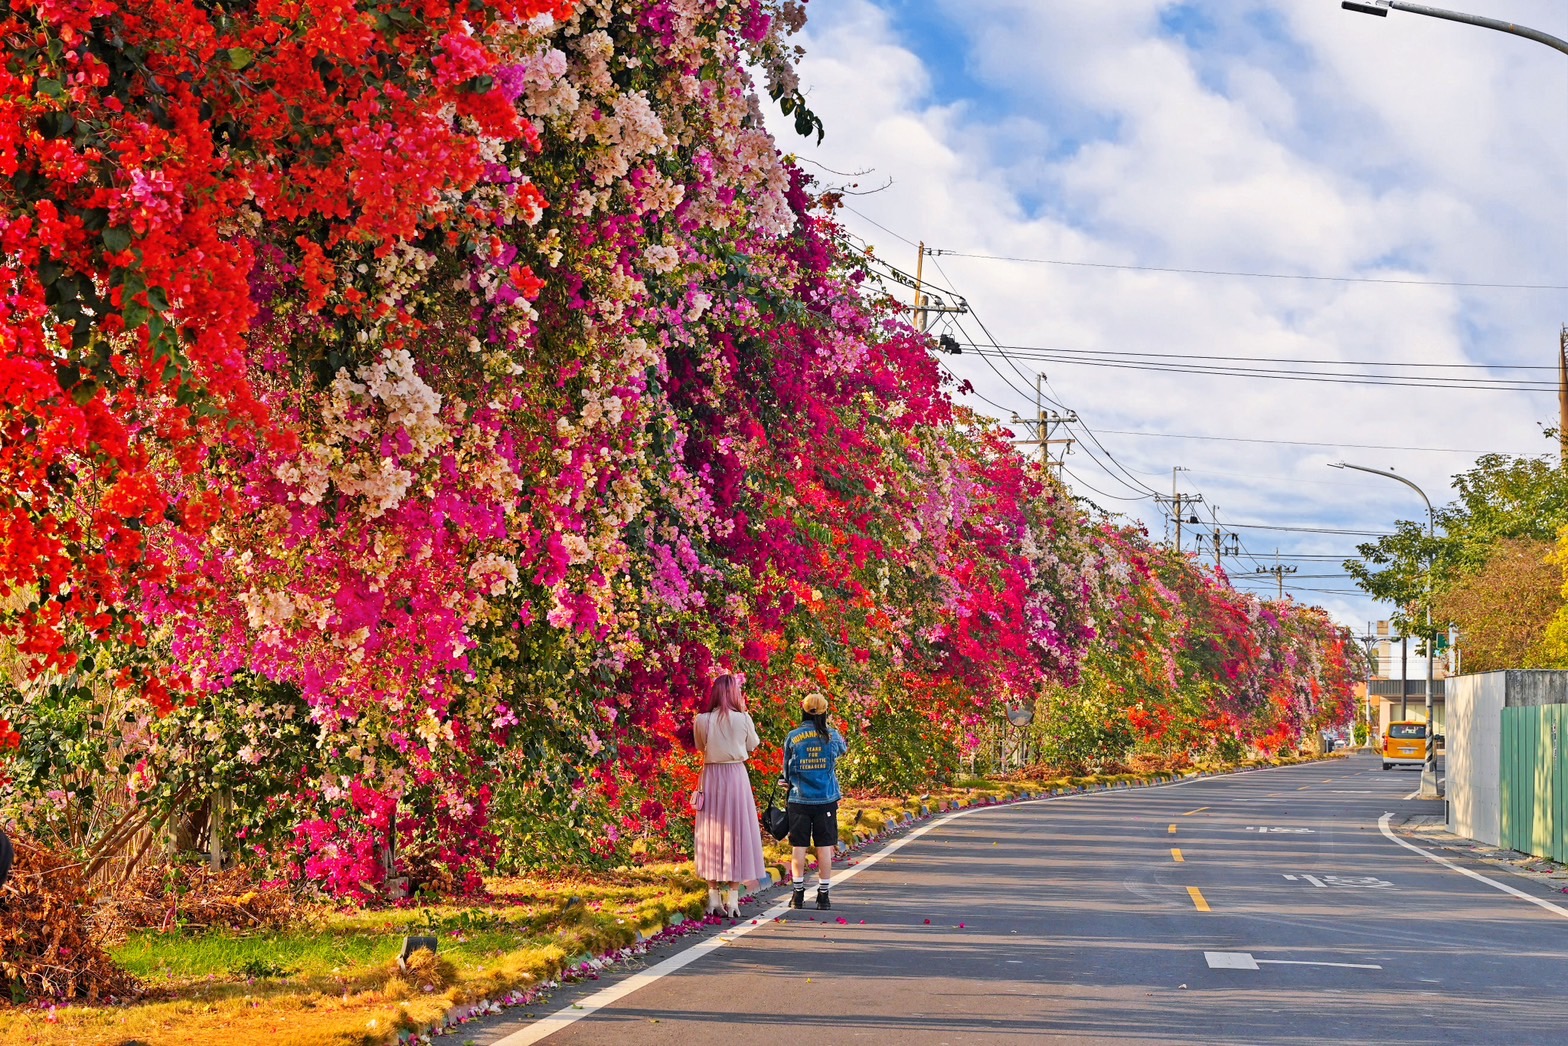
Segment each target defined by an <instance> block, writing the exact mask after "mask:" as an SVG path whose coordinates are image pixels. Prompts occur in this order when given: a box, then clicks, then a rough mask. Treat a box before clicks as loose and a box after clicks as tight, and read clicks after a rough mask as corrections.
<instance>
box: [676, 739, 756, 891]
mask: <svg viewBox="0 0 1568 1046" xmlns="http://www.w3.org/2000/svg"><path fill="white" fill-rule="evenodd" d="M701 787H702V791H703V793H704V797H703V801H702V809H701V810H698V811H697V832H696V844H695V847H694V849H695V850H696V853H695V855H694V856H695V857H696V863H697V874H698V876H700V877H701V878H703V879H706V880H708V881H709V882H718V883H756V882H759V881H761V880H762V879H763V878H764V877H765V876H766V875H767V874H768V869H767V866H766V865H765V864H763V860H762V826H761V825H760V823H759V822H758V819H757V802H756V800H755V799H754V798H752V794H751V778H749V777H748V776H747V775H746V764H745V763H709V764H707V765H706V766H704V767H703V768H702V786H701Z"/></svg>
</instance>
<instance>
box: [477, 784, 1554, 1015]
mask: <svg viewBox="0 0 1568 1046" xmlns="http://www.w3.org/2000/svg"><path fill="white" fill-rule="evenodd" d="M1418 784H1419V775H1418V774H1417V773H1416V772H1414V771H1398V770H1395V771H1386V772H1385V771H1382V770H1380V769H1379V767H1378V764H1377V762H1376V761H1374V760H1373V759H1371V758H1370V757H1366V756H1355V757H1352V758H1350V759H1345V760H1337V761H1333V762H1327V763H1317V764H1309V765H1305V766H1299V767H1290V768H1284V769H1278V770H1268V771H1262V772H1256V773H1249V774H1242V775H1235V776H1230V777H1222V778H1212V779H1207V780H1203V781H1195V782H1191V783H1187V784H1183V785H1179V786H1176V787H1170V788H1161V789H1145V790H1131V791H1121V792H1109V793H1098V794H1093V795H1087V796H1081V797H1073V798H1069V799H1064V800H1057V801H1050V802H1038V803H1028V804H1019V805H1015V806H1008V807H999V808H990V809H980V810H976V811H974V812H973V813H968V814H965V815H963V816H960V817H958V818H956V819H954V820H952V821H949V822H947V823H945V824H940V825H938V826H937V827H935V828H933V829H931V830H930V831H928V832H926V833H925V834H923V835H921V836H920V837H919V838H914V839H910V840H909V841H908V842H907V843H905V844H904V845H903V846H902V847H901V848H899V849H897V851H896V852H893V853H890V854H888V855H886V856H885V857H884V858H882V859H880V860H878V861H876V862H875V863H874V864H871V865H870V866H868V867H865V868H864V869H863V870H862V871H860V872H858V873H857V874H856V875H855V876H854V877H852V878H851V879H849V880H848V881H845V882H842V883H839V884H836V885H835V889H834V903H835V906H836V907H835V910H834V911H833V912H831V913H817V912H814V911H811V910H808V911H806V912H791V913H788V914H787V915H786V916H785V917H784V918H783V919H781V920H777V921H775V920H774V919H772V918H764V919H761V920H760V922H759V924H758V925H757V926H755V927H750V926H749V923H748V924H747V926H748V930H749V932H747V933H746V934H745V935H743V936H728V935H727V936H726V938H725V940H724V943H722V944H720V943H719V942H717V941H715V940H714V939H713V935H707V936H708V943H707V944H706V945H705V946H704V948H705V949H711V950H706V953H705V954H704V953H701V952H699V953H697V954H698V955H699V956H700V957H698V958H696V959H695V960H694V961H691V962H690V963H689V964H688V965H685V966H684V967H682V968H680V969H678V970H675V971H674V972H671V973H669V974H668V975H667V976H662V977H658V978H657V979H652V980H651V982H649V983H645V984H644V983H643V982H644V981H649V977H648V973H647V972H644V973H642V974H641V975H639V977H640V979H639V980H638V981H634V982H630V983H628V982H625V980H624V977H625V976H626V975H619V976H618V977H609V978H606V979H604V980H601V981H599V982H597V983H595V984H592V985H588V986H580V987H576V988H572V989H567V990H565V991H563V992H562V993H560V994H558V995H557V997H556V998H555V999H552V1000H551V1001H550V1003H549V1005H548V1006H547V1007H542V1008H540V1012H542V1013H550V1012H554V1011H557V1010H562V1009H564V1010H565V1012H566V1013H568V1014H570V1015H571V1016H580V1017H581V1019H579V1020H576V1021H575V1023H571V1024H570V1025H569V1026H565V1027H561V1028H559V1030H557V1031H555V1032H554V1033H553V1034H550V1035H548V1036H547V1037H545V1038H543V1039H542V1041H545V1042H548V1043H550V1044H559V1046H565V1044H590V1043H591V1044H601V1043H615V1044H621V1043H627V1044H640V1043H650V1044H656V1043H678V1044H680V1046H700V1044H707V1043H713V1044H726V1046H728V1044H734V1043H744V1044H748V1046H749V1044H773V1043H778V1044H785V1043H789V1044H798V1043H800V1042H803V1041H806V1042H811V1043H813V1044H816V1046H827V1044H836V1043H860V1042H866V1043H873V1042H874V1043H883V1042H896V1043H898V1044H899V1046H924V1044H931V1046H938V1044H943V1046H946V1044H951V1046H959V1044H962V1043H987V1044H989V1043H1028V1042H1085V1043H1151V1042H1157V1043H1222V1042H1225V1043H1229V1042H1244V1043H1304V1042H1344V1043H1363V1042H1364V1043H1394V1042H1397V1043H1511V1044H1516V1043H1568V995H1565V993H1564V992H1563V987H1564V985H1565V983H1568V918H1563V917H1562V916H1561V915H1559V914H1557V913H1554V912H1552V911H1548V910H1545V909H1543V908H1541V907H1538V906H1537V905H1535V904H1531V903H1529V902H1528V901H1525V900H1522V899H1520V898H1518V897H1514V896H1510V895H1508V894H1506V893H1503V892H1500V891H1498V890H1496V889H1494V888H1493V887H1490V886H1488V885H1486V884H1485V883H1482V882H1477V881H1475V880H1473V879H1471V878H1467V877H1465V876H1463V875H1461V874H1459V873H1457V872H1455V871H1453V870H1451V869H1448V868H1445V867H1443V866H1441V865H1439V864H1436V863H1434V862H1432V861H1429V860H1427V859H1426V858H1424V857H1422V856H1421V855H1420V854H1417V853H1414V852H1411V851H1410V850H1407V849H1404V848H1402V847H1400V846H1399V845H1397V844H1396V843H1394V842H1393V841H1391V840H1389V839H1388V838H1386V837H1385V836H1384V834H1383V833H1382V832H1380V830H1379V827H1378V821H1379V818H1380V817H1381V816H1382V815H1383V814H1384V813H1387V812H1393V813H1394V814H1395V817H1394V818H1393V822H1394V823H1395V824H1396V825H1397V824H1398V823H1400V822H1401V821H1403V820H1405V819H1407V818H1410V817H1412V816H1420V815H1437V814H1441V813H1442V803H1441V802H1440V801H1437V802H1424V801H1421V800H1416V799H1412V798H1407V797H1408V796H1410V795H1411V794H1412V793H1413V792H1414V790H1415V789H1416V788H1417V786H1418ZM1476 867H1477V868H1478V869H1479V870H1482V871H1483V872H1484V873H1485V874H1487V875H1488V876H1490V877H1492V878H1494V879H1498V880H1506V881H1508V882H1509V883H1510V885H1513V886H1515V887H1516V888H1518V889H1521V890H1523V891H1525V892H1526V893H1529V894H1531V895H1532V896H1537V897H1541V898H1546V897H1548V896H1555V897H1556V901H1557V902H1558V903H1561V904H1562V906H1563V908H1564V909H1568V897H1565V896H1564V895H1561V894H1557V895H1549V894H1548V892H1547V889H1546V888H1545V887H1543V886H1540V885H1538V884H1536V883H1534V882H1531V881H1528V880H1525V879H1522V878H1520V877H1515V876H1509V875H1507V874H1506V873H1501V872H1498V871H1497V870H1496V869H1494V868H1490V867H1487V868H1481V867H1480V866H1476ZM783 896H784V895H783V893H782V892H781V891H776V892H775V893H773V894H772V895H770V896H769V897H768V898H767V899H766V900H765V901H764V902H762V903H761V904H759V905H757V906H756V909H757V910H756V912H755V913H748V914H757V915H760V914H761V913H762V910H763V909H764V908H773V907H774V906H775V905H776V904H777V903H779V902H781V901H782V900H783ZM839 918H842V919H844V920H846V922H844V923H840V922H838V921H837V920H838V919H839ZM683 947H684V942H683V945H682V946H677V947H672V948H671V949H670V950H669V951H668V952H667V953H666V955H679V954H682V948H683ZM661 958H664V956H657V957H650V959H649V962H648V964H647V965H648V967H650V968H651V969H650V972H653V973H657V972H658V969H657V961H658V960H659V959H661ZM1319 964H1322V965H1319ZM1334 964H1339V965H1334ZM618 982H619V983H621V985H622V987H623V989H624V988H625V987H629V986H632V985H641V986H639V987H637V988H636V990H635V991H631V992H630V993H629V994H626V995H625V996H624V997H623V998H620V999H618V1000H616V1001H614V1002H613V1003H611V1004H609V1005H607V1006H603V1007H602V1008H595V1005H596V1001H595V999H594V993H596V992H601V991H604V990H606V989H608V988H613V987H615V986H616V984H617V983H618ZM574 1003H575V1004H576V1005H578V1006H582V1007H583V1009H580V1010H574V1009H573V1008H572V1007H573V1004H574ZM584 1014H586V1015H584ZM551 1027H557V1025H549V1024H545V1025H540V1024H535V1023H533V1022H531V1021H528V1020H526V1019H524V1018H523V1017H522V1015H520V1014H511V1015H503V1016H500V1017H496V1018H490V1019H488V1021H486V1022H485V1023H483V1024H475V1025H469V1026H466V1027H464V1028H463V1029H462V1030H460V1031H458V1032H457V1037H458V1041H463V1042H468V1041H472V1042H475V1043H501V1044H503V1046H524V1044H525V1043H528V1042H533V1041H541V1040H540V1039H539V1036H540V1035H541V1033H542V1032H544V1031H545V1030H547V1029H548V1028H551Z"/></svg>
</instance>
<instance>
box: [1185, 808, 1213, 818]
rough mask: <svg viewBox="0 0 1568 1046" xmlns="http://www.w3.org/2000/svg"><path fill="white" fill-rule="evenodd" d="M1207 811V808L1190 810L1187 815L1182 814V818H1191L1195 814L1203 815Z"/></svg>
mask: <svg viewBox="0 0 1568 1046" xmlns="http://www.w3.org/2000/svg"><path fill="white" fill-rule="evenodd" d="M1207 809H1208V807H1207V806H1200V807H1198V808H1197V809H1196V810H1188V811H1187V812H1186V813H1184V814H1182V816H1183V817H1191V816H1192V815H1193V814H1201V813H1203V811H1205V810H1207Z"/></svg>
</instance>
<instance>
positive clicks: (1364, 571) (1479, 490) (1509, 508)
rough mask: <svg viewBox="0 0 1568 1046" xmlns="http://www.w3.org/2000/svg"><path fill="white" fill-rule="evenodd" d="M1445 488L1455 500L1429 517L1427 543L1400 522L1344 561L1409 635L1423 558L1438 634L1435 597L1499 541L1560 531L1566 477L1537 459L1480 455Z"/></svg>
mask: <svg viewBox="0 0 1568 1046" xmlns="http://www.w3.org/2000/svg"><path fill="white" fill-rule="evenodd" d="M1554 438H1555V434H1554ZM1453 487H1454V489H1455V490H1456V491H1457V492H1458V494H1459V496H1458V498H1457V499H1456V500H1454V501H1452V502H1450V503H1449V504H1447V505H1444V506H1442V507H1441V508H1439V509H1437V511H1436V512H1435V523H1436V526H1435V531H1436V536H1435V537H1433V538H1431V539H1428V537H1427V535H1426V527H1425V525H1424V523H1420V522H1415V521H1412V520H1400V521H1398V523H1397V524H1396V525H1395V531H1394V533H1393V534H1390V535H1388V536H1387V537H1382V538H1379V539H1378V540H1376V541H1370V542H1367V543H1366V544H1363V545H1361V546H1359V547H1358V551H1359V552H1360V553H1361V556H1362V558H1361V559H1351V560H1346V561H1345V569H1346V571H1348V572H1349V573H1350V575H1351V576H1352V577H1353V578H1355V580H1356V583H1357V584H1358V585H1360V586H1361V588H1362V589H1364V590H1365V591H1366V592H1367V593H1368V594H1370V595H1372V596H1374V597H1376V598H1377V599H1380V600H1385V601H1387V602H1390V603H1393V604H1394V606H1395V607H1396V608H1397V609H1396V610H1395V612H1394V615H1393V617H1394V621H1395V624H1396V627H1398V628H1400V629H1402V630H1405V629H1408V630H1409V631H1410V632H1411V634H1416V633H1418V632H1420V631H1421V629H1422V625H1423V623H1424V617H1425V610H1426V593H1427V562H1428V560H1429V559H1430V561H1431V564H1432V566H1431V571H1432V573H1431V590H1432V593H1433V596H1434V599H1435V603H1434V607H1433V616H1432V620H1433V625H1434V627H1435V628H1437V629H1438V630H1444V629H1446V628H1447V627H1448V625H1449V624H1451V623H1453V621H1452V619H1450V618H1447V617H1445V616H1444V614H1443V613H1442V612H1441V610H1442V607H1443V606H1444V601H1443V594H1444V593H1445V592H1446V591H1447V590H1448V589H1450V588H1452V587H1453V586H1454V585H1457V584H1460V583H1462V582H1463V581H1464V579H1466V578H1467V577H1470V576H1472V575H1474V574H1476V573H1477V572H1478V571H1480V570H1482V568H1483V567H1485V565H1486V564H1487V562H1488V560H1490V559H1491V558H1492V556H1493V555H1494V553H1495V551H1496V549H1497V547H1498V545H1499V543H1500V542H1503V541H1507V540H1510V539H1525V540H1530V541H1539V542H1552V541H1555V540H1556V537H1557V531H1558V529H1559V528H1561V527H1562V526H1563V525H1564V524H1568V473H1565V472H1564V471H1563V470H1562V469H1561V468H1559V467H1558V465H1557V463H1556V462H1555V461H1553V460H1551V459H1549V458H1547V457H1545V456H1541V457H1515V456H1513V455H1510V454H1486V455H1483V456H1482V457H1480V458H1478V459H1476V462H1475V465H1474V467H1473V468H1471V469H1470V470H1469V471H1467V472H1462V473H1460V474H1459V475H1457V476H1455V477H1454V481H1453Z"/></svg>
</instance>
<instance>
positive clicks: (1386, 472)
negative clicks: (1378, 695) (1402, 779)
mask: <svg viewBox="0 0 1568 1046" xmlns="http://www.w3.org/2000/svg"><path fill="white" fill-rule="evenodd" d="M1329 468H1331V469H1355V470H1356V471H1357V472H1370V473H1372V475H1374V476H1384V477H1387V478H1388V479H1391V480H1394V481H1396V482H1399V483H1403V484H1404V485H1405V486H1407V487H1409V488H1410V489H1411V490H1413V491H1415V492H1416V493H1417V494H1419V495H1421V500H1422V501H1423V502H1425V503H1426V540H1427V559H1426V765H1425V766H1423V767H1422V768H1421V798H1423V799H1439V798H1441V797H1442V795H1443V793H1442V792H1441V791H1439V790H1438V787H1437V740H1436V737H1437V723H1436V722H1435V720H1434V719H1433V716H1432V663H1433V662H1434V661H1435V660H1436V659H1437V657H1436V655H1437V643H1436V638H1435V637H1434V636H1433V634H1432V547H1433V542H1434V540H1435V538H1434V537H1433V534H1434V531H1435V528H1436V514H1435V513H1433V511H1432V499H1431V498H1429V497H1427V496H1426V491H1424V490H1422V489H1421V488H1420V487H1418V486H1416V485H1415V484H1414V483H1412V482H1410V481H1409V480H1408V479H1406V478H1405V477H1403V476H1401V475H1400V474H1399V473H1397V472H1395V471H1393V470H1392V469H1375V468H1371V467H1370V466H1367V465H1352V464H1350V463H1349V462H1348V461H1335V462H1330V463H1329ZM1401 685H1403V684H1401Z"/></svg>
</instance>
